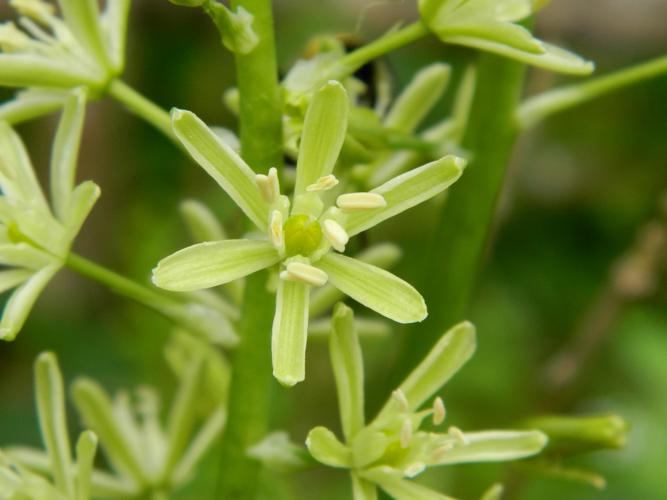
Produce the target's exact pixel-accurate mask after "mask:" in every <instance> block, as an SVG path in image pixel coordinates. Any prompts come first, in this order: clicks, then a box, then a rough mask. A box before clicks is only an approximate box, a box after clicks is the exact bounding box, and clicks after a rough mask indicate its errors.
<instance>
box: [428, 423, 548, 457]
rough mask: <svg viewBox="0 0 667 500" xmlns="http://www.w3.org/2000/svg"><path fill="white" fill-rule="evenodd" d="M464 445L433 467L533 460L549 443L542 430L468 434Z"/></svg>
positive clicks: (453, 449) (458, 446) (445, 455)
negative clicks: (522, 459) (521, 459)
mask: <svg viewBox="0 0 667 500" xmlns="http://www.w3.org/2000/svg"><path fill="white" fill-rule="evenodd" d="M464 436H465V443H463V444H459V445H457V446H455V447H454V448H452V449H451V450H449V451H448V452H446V453H443V454H442V455H440V456H439V458H438V459H437V460H435V461H434V462H432V464H433V465H450V464H460V463H473V462H504V461H508V460H517V459H520V458H525V457H530V456H532V455H535V454H536V453H539V452H540V451H541V450H542V448H544V446H545V445H546V444H547V440H548V439H547V436H546V435H545V434H543V433H542V432H539V431H482V432H466V433H465V434H464Z"/></svg>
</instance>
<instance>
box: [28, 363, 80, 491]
mask: <svg viewBox="0 0 667 500" xmlns="http://www.w3.org/2000/svg"><path fill="white" fill-rule="evenodd" d="M35 386H36V398H37V412H38V414H39V427H40V430H41V432H42V438H43V439H44V444H45V445H46V449H47V451H48V454H49V460H50V462H51V471H52V473H53V479H54V482H55V484H56V487H57V488H58V489H59V490H60V491H61V492H63V493H64V494H65V495H66V496H67V497H68V498H72V497H73V496H74V478H73V477H72V473H71V469H72V452H71V450H70V447H69V435H68V433H67V417H66V416H65V395H64V390H63V378H62V374H61V373H60V369H59V368H58V361H57V360H56V356H55V354H53V353H52V352H44V353H42V354H40V355H39V356H38V357H37V361H36V362H35Z"/></svg>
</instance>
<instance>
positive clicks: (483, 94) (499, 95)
mask: <svg viewBox="0 0 667 500" xmlns="http://www.w3.org/2000/svg"><path fill="white" fill-rule="evenodd" d="M477 70H478V73H477V75H478V80H477V88H476V91H475V96H474V99H473V103H472V108H471V110H470V119H469V122H468V127H467V129H466V132H465V134H464V138H463V148H464V149H465V150H467V151H470V153H471V156H472V159H471V162H470V164H469V166H468V167H467V168H466V171H465V172H464V173H463V177H462V178H461V180H460V181H459V182H458V183H457V184H455V185H454V186H453V187H452V189H451V191H450V194H449V197H448V199H447V202H446V203H445V205H444V207H443V210H442V212H441V217H440V224H439V226H438V228H437V230H436V234H435V237H434V242H433V245H432V247H431V248H432V252H433V255H431V258H430V259H426V262H430V263H433V264H431V265H429V266H428V276H426V277H425V279H424V282H423V283H422V287H421V288H420V290H422V291H423V294H424V298H425V299H426V304H427V305H428V308H429V318H428V319H427V320H426V322H425V323H424V324H423V326H420V327H419V331H418V332H415V335H414V336H411V340H410V343H409V345H408V346H406V349H405V354H404V356H405V357H406V358H405V363H404V364H403V366H406V367H408V366H412V365H414V364H415V363H416V362H417V360H419V359H421V357H422V356H423V355H424V354H425V353H426V352H427V351H428V349H429V348H430V347H431V346H432V344H433V343H434V342H435V341H436V340H437V339H438V338H439V337H440V335H441V334H442V332H444V331H445V330H446V329H447V328H449V327H450V326H452V325H453V324H454V323H457V322H459V321H461V320H463V319H466V314H467V310H468V304H469V302H470V299H471V296H472V293H473V290H474V287H475V285H476V283H477V278H478V275H479V270H480V266H481V263H482V259H483V256H484V251H485V248H486V246H487V244H488V242H489V235H490V233H491V227H492V223H493V219H494V213H495V208H496V202H497V199H498V194H499V193H500V189H501V187H502V185H503V179H504V178H505V172H506V169H507V165H508V162H509V159H510V154H511V151H512V146H513V144H514V141H515V138H516V135H517V128H516V124H515V121H514V116H515V111H516V107H517V104H518V102H519V97H520V94H521V89H522V85H523V79H524V78H523V77H524V66H523V65H521V64H519V63H516V62H513V61H511V60H508V59H504V58H500V57H498V56H494V55H490V54H482V55H480V58H479V63H478V68H477ZM436 263H437V264H436Z"/></svg>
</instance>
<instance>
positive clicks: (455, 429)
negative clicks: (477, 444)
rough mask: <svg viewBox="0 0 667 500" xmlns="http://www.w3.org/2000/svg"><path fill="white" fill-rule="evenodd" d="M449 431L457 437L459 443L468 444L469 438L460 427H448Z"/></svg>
mask: <svg viewBox="0 0 667 500" xmlns="http://www.w3.org/2000/svg"><path fill="white" fill-rule="evenodd" d="M447 433H448V434H449V435H450V436H452V437H453V438H455V439H456V440H457V441H458V442H459V444H468V438H467V437H466V435H465V434H463V431H462V430H461V429H459V428H458V427H454V426H451V427H450V428H449V429H447Z"/></svg>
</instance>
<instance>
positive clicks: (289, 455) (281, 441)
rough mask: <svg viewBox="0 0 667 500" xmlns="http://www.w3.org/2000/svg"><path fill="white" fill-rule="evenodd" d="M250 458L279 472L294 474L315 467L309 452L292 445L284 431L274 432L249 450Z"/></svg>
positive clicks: (301, 447)
mask: <svg viewBox="0 0 667 500" xmlns="http://www.w3.org/2000/svg"><path fill="white" fill-rule="evenodd" d="M248 456H250V457H252V458H254V459H256V460H259V461H260V462H261V463H262V465H263V466H265V467H268V468H270V469H272V470H275V471H278V472H283V473H284V472H293V471H299V470H303V469H306V468H309V467H312V466H313V465H315V462H314V461H313V459H312V458H311V456H310V454H309V453H308V450H306V449H305V448H304V447H303V446H298V445H296V444H294V443H292V442H291V441H290V439H289V435H288V434H287V433H286V432H284V431H276V432H272V433H271V434H269V435H268V436H266V437H265V438H264V439H262V440H261V441H260V442H258V443H257V444H255V445H253V446H252V447H251V448H249V449H248Z"/></svg>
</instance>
